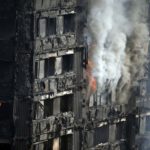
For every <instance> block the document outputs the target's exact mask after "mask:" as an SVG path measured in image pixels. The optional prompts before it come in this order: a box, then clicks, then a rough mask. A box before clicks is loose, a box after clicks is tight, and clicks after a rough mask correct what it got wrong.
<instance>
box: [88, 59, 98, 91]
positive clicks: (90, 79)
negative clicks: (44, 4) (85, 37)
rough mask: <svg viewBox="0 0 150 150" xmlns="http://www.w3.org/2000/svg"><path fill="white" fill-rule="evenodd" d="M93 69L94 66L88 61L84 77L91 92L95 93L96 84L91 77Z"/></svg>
mask: <svg viewBox="0 0 150 150" xmlns="http://www.w3.org/2000/svg"><path fill="white" fill-rule="evenodd" d="M93 67H94V64H93V62H92V61H91V60H88V65H87V69H86V75H87V78H88V81H89V87H90V89H91V92H93V93H94V92H95V91H96V89H97V83H96V79H95V78H94V77H93V75H92V68H93Z"/></svg>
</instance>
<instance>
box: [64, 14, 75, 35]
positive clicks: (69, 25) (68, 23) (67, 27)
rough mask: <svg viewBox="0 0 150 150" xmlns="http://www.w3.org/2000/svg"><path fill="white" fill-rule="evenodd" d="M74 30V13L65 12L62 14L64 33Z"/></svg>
mask: <svg viewBox="0 0 150 150" xmlns="http://www.w3.org/2000/svg"><path fill="white" fill-rule="evenodd" d="M74 31H75V15H74V14H67V15H64V33H69V32H74Z"/></svg>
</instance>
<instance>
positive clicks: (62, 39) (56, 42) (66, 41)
mask: <svg viewBox="0 0 150 150" xmlns="http://www.w3.org/2000/svg"><path fill="white" fill-rule="evenodd" d="M81 46H82V45H81ZM74 47H76V36H75V34H67V35H62V36H59V37H57V36H55V37H49V38H43V39H37V40H36V44H35V53H36V54H37V53H44V52H56V51H58V50H61V49H69V48H74Z"/></svg>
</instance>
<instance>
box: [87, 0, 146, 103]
mask: <svg viewBox="0 0 150 150" xmlns="http://www.w3.org/2000/svg"><path fill="white" fill-rule="evenodd" d="M89 7H90V8H89V16H88V25H87V28H88V33H87V35H88V44H89V47H91V50H90V51H92V52H91V55H90V57H91V58H90V59H92V61H93V63H94V67H93V76H94V77H95V78H96V79H97V82H98V87H99V91H100V92H101V93H103V92H104V91H105V90H106V89H107V90H108V91H110V92H111V91H115V95H116V96H115V100H114V101H115V102H116V101H119V102H120V103H126V102H127V100H128V99H129V98H130V95H131V89H132V87H133V86H135V85H136V84H137V81H138V79H140V78H141V76H143V74H142V73H143V72H144V69H143V68H144V64H145V63H146V55H147V49H148V45H147V44H148V29H147V25H146V23H145V22H146V19H145V18H146V16H145V14H146V12H145V10H146V9H145V7H146V2H145V1H144V0H89Z"/></svg>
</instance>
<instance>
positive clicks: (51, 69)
mask: <svg viewBox="0 0 150 150" xmlns="http://www.w3.org/2000/svg"><path fill="white" fill-rule="evenodd" d="M44 68H45V69H44V70H45V77H48V76H52V75H54V74H55V58H49V59H45V67H44Z"/></svg>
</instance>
